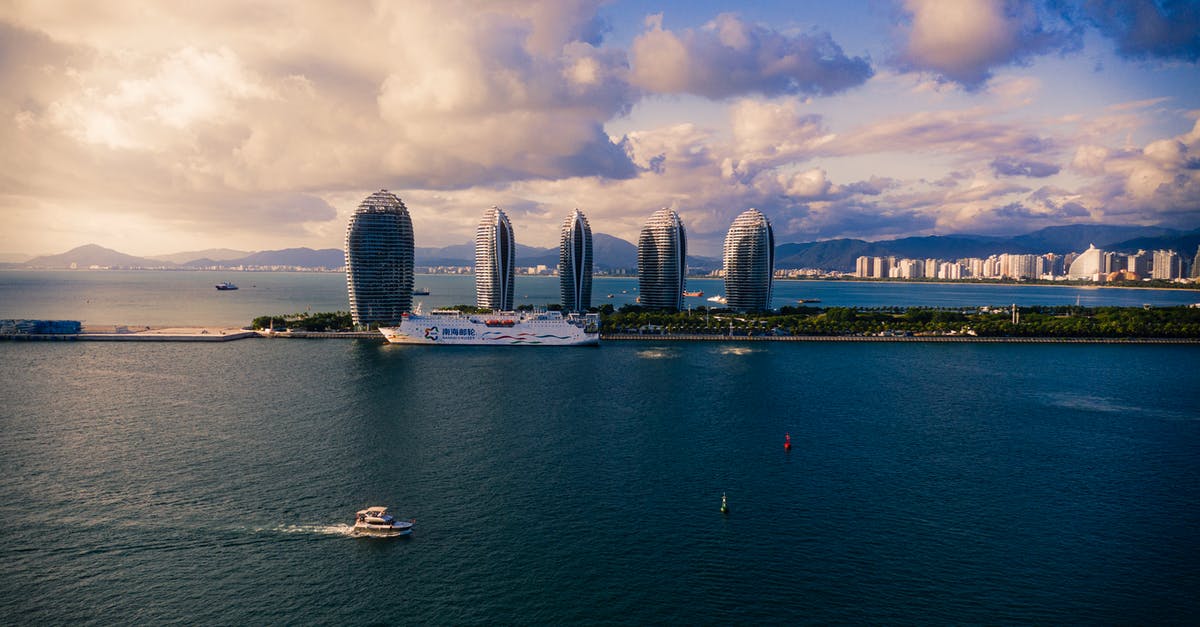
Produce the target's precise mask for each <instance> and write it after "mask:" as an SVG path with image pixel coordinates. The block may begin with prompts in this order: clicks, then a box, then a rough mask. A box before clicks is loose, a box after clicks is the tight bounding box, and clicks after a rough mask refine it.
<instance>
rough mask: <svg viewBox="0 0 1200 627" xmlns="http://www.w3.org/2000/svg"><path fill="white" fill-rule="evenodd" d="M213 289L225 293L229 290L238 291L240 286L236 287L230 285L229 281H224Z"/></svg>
mask: <svg viewBox="0 0 1200 627" xmlns="http://www.w3.org/2000/svg"><path fill="white" fill-rule="evenodd" d="M213 287H215V288H217V289H218V290H221V291H222V292H225V291H228V290H236V289H237V288H238V286H236V285H234V284H233V283H230V282H229V281H222V282H220V283H217V284H216V285H214V286H213Z"/></svg>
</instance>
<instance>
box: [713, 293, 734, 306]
mask: <svg viewBox="0 0 1200 627" xmlns="http://www.w3.org/2000/svg"><path fill="white" fill-rule="evenodd" d="M708 302H710V303H720V304H722V305H724V304H725V303H728V302H729V300H728V299H726V298H725V297H724V296H721V295H720V294H717V295H716V296H710V297H708Z"/></svg>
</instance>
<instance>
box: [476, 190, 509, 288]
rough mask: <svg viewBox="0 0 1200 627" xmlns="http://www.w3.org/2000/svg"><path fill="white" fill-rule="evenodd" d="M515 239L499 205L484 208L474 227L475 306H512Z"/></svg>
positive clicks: (506, 217)
mask: <svg viewBox="0 0 1200 627" xmlns="http://www.w3.org/2000/svg"><path fill="white" fill-rule="evenodd" d="M515 262H516V242H515V240H514V238H513V230H512V224H511V223H509V221H508V216H507V215H505V214H504V211H503V210H501V209H500V208H499V207H492V208H491V209H488V210H487V211H485V212H483V219H482V220H480V221H479V226H478V227H476V228H475V306H476V307H483V308H485V309H498V310H500V311H511V310H512V309H513V280H514V278H515V276H516V264H515Z"/></svg>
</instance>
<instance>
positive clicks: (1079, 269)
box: [1067, 244, 1105, 279]
mask: <svg viewBox="0 0 1200 627" xmlns="http://www.w3.org/2000/svg"><path fill="white" fill-rule="evenodd" d="M1104 271H1105V268H1104V251H1103V250H1101V249H1099V248H1096V245H1095V244H1092V245H1091V246H1088V249H1087V250H1085V251H1083V252H1082V253H1080V254H1079V256H1078V257H1076V258H1075V261H1072V262H1071V267H1070V269H1068V270H1067V278H1068V279H1091V278H1093V277H1095V276H1096V275H1097V274H1100V273H1102V272H1104Z"/></svg>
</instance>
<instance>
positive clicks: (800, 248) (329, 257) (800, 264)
mask: <svg viewBox="0 0 1200 627" xmlns="http://www.w3.org/2000/svg"><path fill="white" fill-rule="evenodd" d="M1091 244H1095V245H1096V246H1097V247H1099V248H1102V249H1104V250H1112V251H1119V252H1136V251H1137V250H1138V249H1144V250H1156V249H1173V250H1175V251H1177V252H1179V253H1180V254H1181V255H1183V256H1185V257H1191V256H1192V255H1193V254H1194V253H1195V251H1196V249H1197V247H1200V229H1196V230H1192V231H1179V230H1175V229H1168V228H1162V227H1152V226H1106V225H1072V226H1056V227H1048V228H1044V229H1041V230H1038V231H1034V232H1032V233H1027V234H1024V235H1018V236H1014V237H997V236H987V235H931V236H925V237H906V238H902V239H896V240H887V241H877V242H868V241H865V240H860V239H833V240H824V241H820V242H806V243H794V244H781V245H779V246H776V247H775V267H776V268H778V269H789V268H819V269H822V270H840V271H844V272H846V271H853V270H854V262H855V260H856V259H857V258H858V257H859V256H863V255H865V256H880V257H885V256H896V257H910V258H916V259H925V258H935V259H960V258H963V257H987V256H988V255H993V254H1000V253H1014V254H1041V253H1047V252H1053V253H1058V254H1065V253H1069V252H1082V251H1083V250H1085V249H1086V248H1087V247H1088V246H1089V245H1091ZM474 250H475V249H474V246H473V245H472V244H469V243H468V244H458V245H454V246H445V247H442V248H421V247H418V248H416V249H415V250H414V258H415V262H416V265H417V266H418V267H429V266H471V265H474V262H475V261H474V257H475V254H474ZM592 250H593V259H594V263H595V265H596V267H597V268H598V269H600V270H602V271H612V270H621V269H626V270H631V269H636V268H637V247H636V246H635V245H633V244H631V243H629V242H627V241H625V240H623V239H620V238H617V237H613V236H611V235H606V234H604V233H595V234H593V236H592ZM516 252H517V257H516V258H517V265H518V266H537V265H545V266H547V267H554V266H556V265H557V264H558V248H557V247H553V248H537V247H533V246H524V245H521V244H518V245H517V251H516ZM2 265H4V266H5V267H10V268H11V267H35V268H69V267H72V265H74V267H78V268H88V267H91V266H99V267H108V268H210V267H226V268H228V267H237V266H258V267H270V266H289V267H302V268H325V269H331V270H332V269H337V268H341V267H342V266H344V265H345V257H344V255H343V253H342V251H341V250H339V249H336V248H323V249H320V250H313V249H311V248H287V249H283V250H267V251H258V252H245V251H238V250H231V249H226V248H221V249H210V250H203V251H193V252H180V253H170V254H163V255H156V256H155V257H154V258H147V257H135V256H133V255H127V254H124V253H121V252H118V251H115V250H111V249H108V248H104V247H101V246H97V245H95V244H87V245H85V246H80V247H78V248H74V249H72V250H69V251H67V252H65V253H61V254H58V255H45V256H41V257H35V258H33V259H30V260H29V261H26V262H24V263H8V264H2ZM688 267H689V268H690V269H692V270H695V271H708V270H714V269H717V268H720V267H721V260H720V259H719V258H714V257H700V256H689V257H688Z"/></svg>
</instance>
